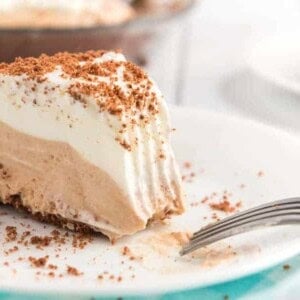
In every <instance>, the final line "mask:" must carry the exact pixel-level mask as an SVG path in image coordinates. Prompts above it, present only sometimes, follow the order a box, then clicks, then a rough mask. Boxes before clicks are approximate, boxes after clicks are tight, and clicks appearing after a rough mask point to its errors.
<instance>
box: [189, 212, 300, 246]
mask: <svg viewBox="0 0 300 300" xmlns="http://www.w3.org/2000/svg"><path fill="white" fill-rule="evenodd" d="M297 213H300V206H298V207H293V208H288V209H281V210H276V211H272V212H262V213H261V214H259V215H255V216H250V217H247V218H245V219H242V220H238V221H236V222H234V223H230V224H226V225H225V226H222V227H217V228H215V227H214V226H212V227H211V228H210V230H205V231H204V232H202V230H200V231H199V232H198V235H197V236H195V237H194V236H193V237H192V238H191V241H197V240H200V239H205V238H206V237H209V236H212V235H215V234H218V233H221V232H222V231H225V230H230V229H234V228H237V227H239V226H243V225H244V224H248V223H251V222H253V221H259V220H264V219H268V218H273V217H279V216H285V215H292V214H297Z"/></svg>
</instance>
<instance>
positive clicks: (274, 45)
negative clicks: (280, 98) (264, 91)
mask: <svg viewBox="0 0 300 300" xmlns="http://www.w3.org/2000/svg"><path fill="white" fill-rule="evenodd" d="M247 60H248V64H249V66H250V67H251V68H252V69H253V70H254V71H255V72H257V73H258V74H259V75H261V76H263V77H264V78H265V79H267V80H269V81H271V82H273V83H275V84H277V85H279V86H281V87H284V88H285V89H287V90H290V91H293V92H296V93H300V40H299V33H298V34H296V32H294V34H291V33H288V32H283V33H278V34H276V35H275V36H271V37H269V38H266V39H264V40H263V41H260V42H258V43H257V44H256V46H255V47H254V48H253V49H252V50H251V51H250V53H249V55H248V58H247Z"/></svg>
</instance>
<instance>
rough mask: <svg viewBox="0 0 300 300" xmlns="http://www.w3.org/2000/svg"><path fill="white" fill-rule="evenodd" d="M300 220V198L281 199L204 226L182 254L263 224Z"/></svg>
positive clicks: (280, 223)
mask: <svg viewBox="0 0 300 300" xmlns="http://www.w3.org/2000/svg"><path fill="white" fill-rule="evenodd" d="M299 222H300V198H289V199H284V200H279V201H275V202H271V203H267V204H264V205H260V206H258V207H255V208H252V209H248V210H246V211H245V212H240V213H237V214H235V215H233V216H231V217H228V218H225V219H223V220H222V221H219V222H217V223H215V224H212V225H209V226H207V227H204V228H203V229H201V230H199V231H198V232H196V233H194V235H193V237H192V238H191V240H190V242H189V244H187V245H186V246H184V247H183V249H182V251H181V252H180V254H181V255H184V254H187V253H189V252H192V251H193V250H195V249H197V248H199V247H202V246H205V245H208V244H211V243H213V242H216V241H218V240H221V239H224V238H226V237H229V236H232V235H236V234H239V233H243V232H246V231H249V230H252V229H255V228H257V227H261V226H266V225H267V226H273V225H284V224H295V223H299Z"/></svg>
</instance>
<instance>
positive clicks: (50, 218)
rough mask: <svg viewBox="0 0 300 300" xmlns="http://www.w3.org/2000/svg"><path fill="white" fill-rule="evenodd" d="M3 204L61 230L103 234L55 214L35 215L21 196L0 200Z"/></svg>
mask: <svg viewBox="0 0 300 300" xmlns="http://www.w3.org/2000/svg"><path fill="white" fill-rule="evenodd" d="M1 204H2V205H6V206H11V207H14V208H15V209H17V210H19V211H21V212H25V213H27V214H30V215H31V216H32V217H33V218H34V219H35V220H37V221H40V222H43V223H48V224H52V225H55V226H58V227H60V228H64V229H68V230H71V231H74V232H78V233H85V234H88V233H89V234H90V233H97V234H101V233H100V232H98V231H96V230H95V229H94V228H93V227H91V226H89V225H87V224H84V223H81V222H78V221H74V220H69V219H66V218H63V217H61V216H60V215H54V214H49V213H46V214H41V213H39V212H37V213H33V212H32V211H31V209H30V208H29V207H26V206H24V205H23V203H22V199H21V196H20V195H12V196H10V197H8V198H7V199H5V202H3V201H2V199H1V198H0V205H1ZM101 235H102V234H101Z"/></svg>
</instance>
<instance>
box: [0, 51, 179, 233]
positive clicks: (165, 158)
mask: <svg viewBox="0 0 300 300" xmlns="http://www.w3.org/2000/svg"><path fill="white" fill-rule="evenodd" d="M64 55H65V54H61V56H59V55H58V58H56V59H53V58H52V60H51V58H49V57H47V56H44V59H42V58H40V59H28V60H27V63H26V60H19V61H18V62H17V63H15V64H11V65H6V64H2V65H0V106H1V110H0V121H2V122H4V123H6V124H7V125H9V126H11V127H12V128H14V129H16V130H17V131H19V132H22V133H24V134H27V135H31V136H33V137H37V138H41V139H46V140H51V141H59V142H64V143H67V144H68V145H70V146H71V147H72V148H73V149H75V150H76V151H77V152H78V153H79V154H80V155H81V157H83V158H84V159H85V160H87V161H89V162H90V163H92V164H93V165H95V166H97V167H98V168H100V169H101V170H103V171H105V172H106V173H107V174H108V175H109V176H110V177H111V178H112V179H113V180H114V181H115V182H116V183H117V185H118V186H119V187H120V189H121V190H122V191H123V192H124V194H125V195H126V197H128V199H129V203H128V205H129V206H131V207H132V209H133V210H134V211H135V213H136V215H138V216H139V218H140V219H142V220H144V222H145V226H146V224H147V221H148V220H149V219H151V218H152V217H153V216H154V215H155V214H156V213H157V212H159V211H162V210H163V209H164V208H165V207H166V204H167V203H166V201H167V200H166V199H167V198H168V199H173V200H175V199H178V187H180V185H181V179H180V176H179V172H178V168H177V165H176V163H175V160H174V155H173V151H172V149H171V146H170V141H169V137H170V132H171V128H170V122H169V116H168V111H167V107H166V104H165V101H164V99H163V96H162V95H161V93H160V91H159V89H158V87H157V86H156V84H155V83H154V82H153V80H152V79H151V78H149V77H148V76H147V75H146V74H145V73H143V72H142V71H141V70H140V69H139V68H138V67H135V66H134V65H132V64H130V63H128V62H127V61H126V59H125V57H124V56H123V55H122V54H120V53H115V52H93V53H91V55H90V56H87V57H86V56H85V55H78V56H76V57H75V59H74V56H73V57H72V56H71V55H66V57H65V56H64ZM64 59H65V60H66V61H67V62H66V63H64V62H63V61H64ZM68 59H71V60H72V59H73V60H72V62H73V65H72V63H71V62H69V63H70V64H71V67H70V65H69V63H68ZM60 61H61V64H60V63H59V62H60ZM74 61H75V62H74ZM40 65H43V66H44V68H41V66H40ZM75 66H76V68H75ZM68 67H69V68H68ZM74 68H75V69H74ZM99 68H100V69H99ZM32 167H34V166H32ZM166 193H167V194H166ZM179 198H180V197H179ZM95 201H101V199H96V200H95ZM90 213H91V212H88V211H86V212H84V211H83V212H82V214H81V215H82V218H84V220H82V221H83V222H86V223H89V224H93V225H94V226H95V227H100V228H102V229H103V230H105V231H106V232H112V233H113V234H115V235H118V234H121V232H119V229H118V228H115V227H114V226H113V224H107V223H105V222H103V221H101V220H98V221H95V220H94V219H93V218H89V215H90ZM61 214H63V213H62V212H61ZM84 216H85V217H84Z"/></svg>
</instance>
